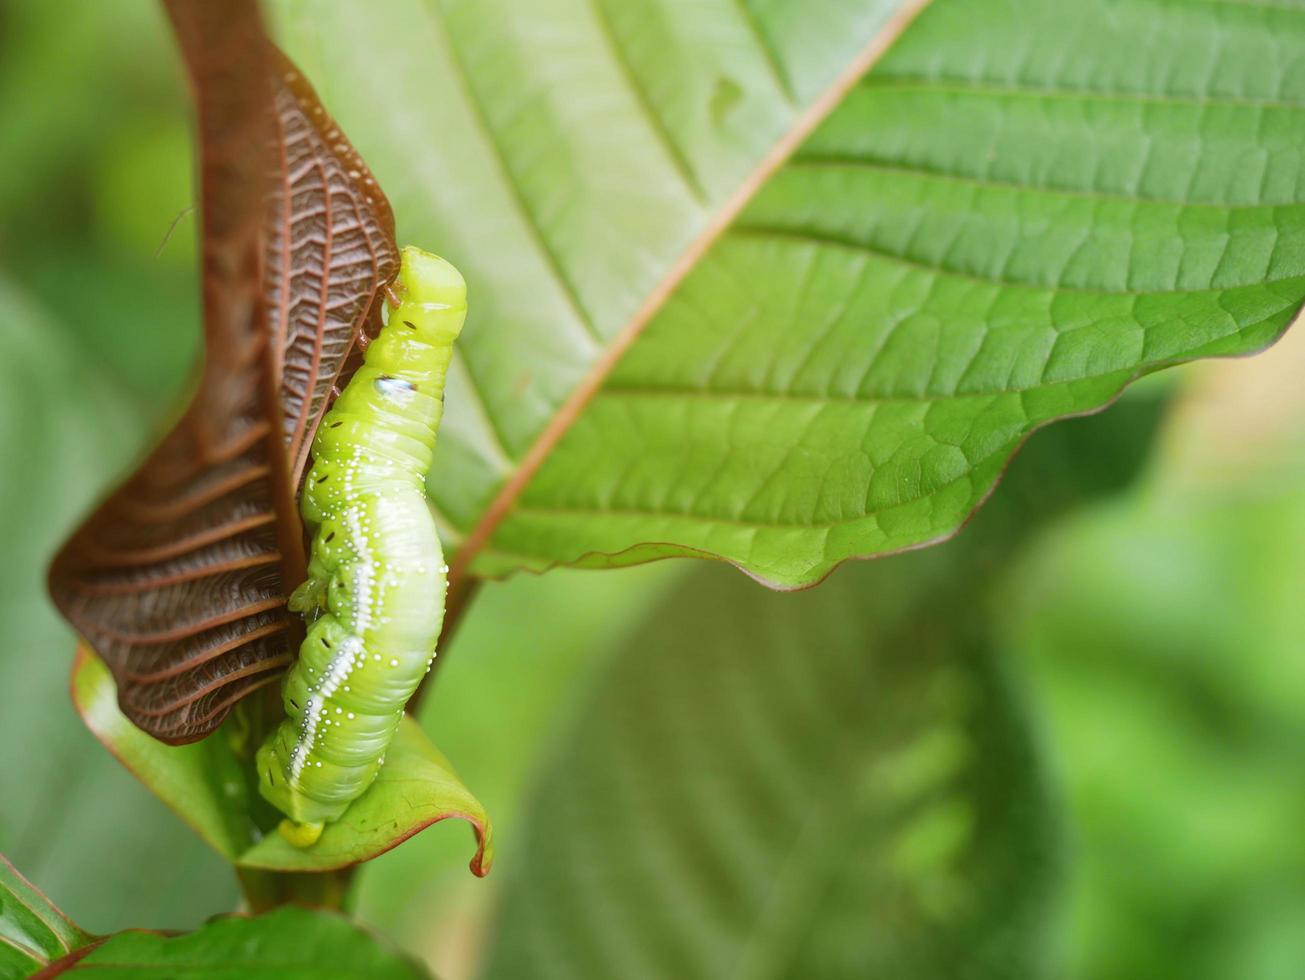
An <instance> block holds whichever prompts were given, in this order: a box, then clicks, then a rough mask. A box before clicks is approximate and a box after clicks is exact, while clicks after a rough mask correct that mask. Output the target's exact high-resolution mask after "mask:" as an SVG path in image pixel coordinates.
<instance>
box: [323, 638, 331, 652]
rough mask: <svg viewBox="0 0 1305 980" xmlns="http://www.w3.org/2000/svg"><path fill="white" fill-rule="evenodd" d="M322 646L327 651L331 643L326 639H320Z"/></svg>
mask: <svg viewBox="0 0 1305 980" xmlns="http://www.w3.org/2000/svg"><path fill="white" fill-rule="evenodd" d="M322 646H324V647H326V649H328V650H329V649H331V641H330V640H328V639H327V638H326V637H322Z"/></svg>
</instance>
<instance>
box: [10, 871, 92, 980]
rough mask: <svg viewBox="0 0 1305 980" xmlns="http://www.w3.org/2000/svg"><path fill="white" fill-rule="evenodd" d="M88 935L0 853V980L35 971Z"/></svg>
mask: <svg viewBox="0 0 1305 980" xmlns="http://www.w3.org/2000/svg"><path fill="white" fill-rule="evenodd" d="M90 938H91V937H90V936H88V935H87V934H86V933H84V932H82V930H80V929H78V928H77V927H76V926H75V925H73V924H72V922H70V921H69V920H68V919H67V918H66V917H65V916H64V914H63V913H62V912H60V911H59V910H58V909H57V908H55V907H54V904H53V903H52V902H51V901H50V900H49V899H48V898H46V897H45V896H44V895H42V894H41V893H40V892H39V891H38V890H37V889H36V887H35V886H33V885H32V883H31V882H30V881H28V880H27V879H26V878H24V877H23V876H22V875H20V874H19V873H18V870H17V869H16V868H15V867H14V866H13V865H12V864H10V863H9V862H8V861H7V860H5V858H4V857H3V856H0V980H17V978H19V977H25V976H28V975H30V974H32V973H35V972H36V971H37V970H39V969H40V968H41V967H43V966H45V965H46V964H47V963H49V962H50V961H51V960H55V959H59V958H60V957H61V956H64V955H66V954H68V953H71V952H72V951H73V950H75V949H77V948H79V947H80V946H82V945H84V944H85V943H87V942H88V941H89V940H90Z"/></svg>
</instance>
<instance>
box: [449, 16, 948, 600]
mask: <svg viewBox="0 0 1305 980" xmlns="http://www.w3.org/2000/svg"><path fill="white" fill-rule="evenodd" d="M930 2H931V0H905V2H904V3H903V4H902V5H901V6H900V7H899V8H898V9H897V10H896V11H895V12H894V13H893V14H892V15H891V16H889V17H888V19H887V20H886V21H885V22H884V24H883V26H882V27H880V29H879V30H878V31H877V32H876V33H875V35H874V37H872V38H871V39H870V40H869V42H867V44H866V45H865V46H864V47H863V48H862V49H861V50H860V51H859V52H858V53H857V55H856V56H855V57H853V58H852V59H851V61H850V62H849V63H848V65H847V67H846V68H844V69H843V71H842V72H840V73H839V74H838V75H837V76H836V77H835V78H834V80H833V81H832V82H831V83H830V84H829V85H828V86H826V88H825V90H824V91H823V92H822V93H821V94H820V95H819V96H818V97H817V98H816V99H815V100H813V101H812V102H811V104H810V105H809V106H808V107H807V109H806V110H805V111H804V112H803V113H801V114H800V115H799V116H798V117H797V118H796V120H795V121H794V124H793V125H792V126H791V127H790V128H789V130H788V132H786V133H785V134H784V135H783V136H782V137H780V139H779V140H778V141H777V142H776V143H775V145H774V146H772V147H771V149H770V151H769V152H768V153H767V154H766V155H765V156H764V157H763V158H762V160H761V162H760V163H759V164H758V165H757V166H756V167H755V168H754V169H753V170H752V172H751V173H749V174H748V175H747V177H745V178H744V180H743V181H742V183H741V184H740V185H739V187H738V189H737V190H736V191H735V192H734V193H733V194H732V195H730V196H729V197H728V198H727V199H726V200H725V201H724V202H723V203H722V204H721V206H720V207H719V208H718V209H717V210H716V212H715V213H714V214H713V215H711V217H710V218H709V219H708V221H707V223H706V224H705V225H704V227H703V228H702V230H701V231H699V233H698V234H697V235H696V236H695V237H694V238H693V240H692V241H691V242H690V243H689V244H688V246H687V247H686V248H685V250H684V251H683V252H682V253H681V255H680V257H679V258H678V259H677V260H676V261H675V262H674V263H673V264H672V265H671V267H670V269H669V270H668V271H667V273H666V275H665V276H664V277H663V278H662V279H661V280H660V281H659V282H658V283H657V284H656V285H655V286H654V287H653V289H652V290H651V291H650V292H649V294H648V296H647V298H646V299H645V300H644V302H643V304H642V305H641V306H640V307H639V308H638V309H637V310H636V311H635V312H634V314H633V315H632V316H631V317H630V319H629V320H628V321H627V322H626V324H625V325H624V326H623V327H622V328H621V329H620V330H619V331H618V332H617V333H616V334H615V336H614V337H613V339H612V342H611V344H610V346H608V347H607V348H606V349H605V350H604V351H603V352H602V354H601V355H600V356H599V357H598V358H597V359H596V360H595V362H594V364H593V365H592V366H591V367H590V369H589V371H588V372H587V373H586V374H585V376H584V377H583V378H582V379H581V381H580V383H579V384H578V385H577V386H576V387H575V389H573V391H572V393H571V395H570V396H569V397H568V398H567V399H566V401H564V402H563V403H562V405H561V406H560V407H559V408H558V410H557V411H556V412H555V413H554V414H553V416H552V418H550V419H549V421H548V423H547V425H545V426H544V428H543V430H542V431H541V432H540V434H539V435H538V436H537V437H536V439H535V441H534V443H532V444H531V446H530V448H529V449H527V450H526V452H525V453H524V454H523V455H522V456H521V458H520V461H519V462H518V464H517V467H516V469H515V470H514V471H513V472H512V474H511V476H509V477H508V479H507V481H506V482H505V483H504V484H503V486H502V487H500V488H499V492H498V493H497V494H495V496H494V499H493V500H492V501H491V502H490V504H489V506H488V507H487V508H486V509H485V512H484V513H483V514H482V515H481V517H480V520H479V521H477V522H476V525H475V526H474V527H473V528H472V529H471V531H470V532H469V533H468V534H467V536H466V537H465V538H464V539H463V542H462V545H461V546H460V547H459V548H458V550H457V553H456V554H455V555H454V556H453V560H452V562H450V571H449V586H450V590H453V589H457V588H459V586H460V585H461V584H462V582H463V581H464V580H465V579H466V578H467V577H468V569H469V567H470V564H471V562H472V560H473V559H474V558H475V556H476V555H477V554H478V553H479V552H480V551H481V550H482V549H484V548H485V546H486V545H487V544H488V543H489V541H490V539H491V538H492V537H493V534H494V532H495V531H496V530H497V529H498V526H499V525H500V524H501V523H502V522H503V520H504V519H505V518H506V517H507V516H508V514H509V513H510V512H511V511H512V509H513V507H514V505H515V504H516V501H517V500H518V499H519V498H520V496H521V494H522V493H523V492H524V491H525V488H526V486H527V485H528V484H529V483H530V481H531V480H532V479H533V478H534V476H535V474H536V473H537V472H539V470H540V468H541V467H542V466H543V464H544V462H545V461H546V460H547V459H548V457H549V455H550V454H551V452H552V450H553V448H554V447H555V446H556V445H557V443H558V442H559V441H560V440H561V438H562V436H563V435H565V434H566V432H567V431H568V430H569V429H570V428H571V426H572V425H573V424H574V423H575V422H576V420H577V419H578V418H579V417H580V415H581V413H582V412H583V411H584V409H585V408H586V407H587V406H588V404H589V402H590V401H592V399H593V398H594V396H595V395H596V394H597V393H598V391H599V389H600V388H601V387H602V385H603V382H604V381H605V380H606V378H607V376H608V375H609V374H610V373H611V372H612V370H613V368H615V366H616V365H617V363H618V362H619V361H620V360H621V358H622V357H624V355H625V353H626V352H627V351H628V350H629V349H630V347H631V346H632V345H633V344H634V342H635V341H636V340H637V339H638V338H639V336H640V334H642V332H643V330H644V328H645V327H647V325H648V324H649V323H650V322H651V321H652V319H653V317H654V316H655V315H656V314H657V312H658V311H659V310H660V309H661V308H662V306H663V305H665V303H666V301H667V300H668V299H669V298H670V297H671V295H672V294H673V293H674V292H675V290H676V289H677V288H678V287H679V285H680V283H681V282H683V281H684V279H685V277H686V276H688V274H689V273H690V272H691V271H692V270H693V269H694V268H695V267H696V266H697V265H698V263H699V262H700V261H701V260H702V258H703V256H705V255H706V253H707V251H708V249H710V248H711V247H712V245H714V244H715V243H716V241H717V240H718V239H719V238H720V237H721V236H722V235H723V234H724V233H725V232H726V230H727V229H728V228H729V227H730V225H731V224H733V222H734V220H735V218H737V217H738V215H739V214H740V213H741V212H742V211H743V209H744V208H745V207H746V206H747V204H748V203H749V202H750V201H751V200H752V199H753V197H755V196H756V194H757V192H758V191H759V190H760V189H761V187H762V186H763V185H764V184H765V183H766V181H767V180H769V178H770V177H771V176H773V175H774V174H775V172H776V171H778V170H779V168H780V167H781V166H783V165H784V163H785V162H787V161H788V159H789V158H790V157H792V156H793V154H794V153H795V152H796V151H797V150H798V148H799V147H800V146H801V145H802V143H803V142H804V141H805V140H806V138H807V137H808V136H809V135H810V134H811V133H812V132H813V131H814V130H815V128H816V127H817V126H818V125H820V123H821V122H823V121H824V120H825V118H826V117H828V116H829V114H830V113H832V112H833V111H834V109H835V108H837V106H838V105H839V103H840V102H841V101H842V100H843V97H844V96H845V95H846V94H847V93H848V92H849V91H851V89H852V88H853V87H854V86H855V85H856V84H857V82H859V81H860V79H861V78H862V77H863V76H864V75H865V74H866V72H868V71H869V70H870V68H871V67H872V66H873V65H874V63H875V62H876V61H878V60H879V59H880V58H881V57H882V56H883V55H884V54H885V53H886V52H887V51H888V49H889V47H890V46H891V45H892V43H893V42H894V41H896V40H897V38H898V37H900V36H901V35H902V33H903V32H904V31H905V30H906V28H907V27H908V26H909V25H910V24H911V22H912V21H914V20H915V18H916V17H917V16H919V14H920V13H921V12H922V11H923V10H924V9H925V8H926V7H927V6H928V5H929V3H930ZM440 16H441V21H440V26H441V29H446V25H445V24H444V23H443V20H442V15H440ZM455 57H456V55H455ZM457 67H458V69H459V71H460V72H463V68H462V66H461V64H459V65H458V66H457ZM462 78H463V82H464V84H465V82H466V78H465V72H463V75H462ZM469 98H471V99H472V101H473V103H474V101H475V100H474V96H470V95H469ZM476 108H477V111H478V112H479V111H480V110H479V106H478V104H477V105H476ZM478 119H479V121H480V122H481V124H482V125H483V124H484V120H483V118H480V117H479V116H478ZM491 142H493V141H491ZM494 145H495V152H500V151H499V150H498V149H497V144H496V143H495V144H494ZM500 164H502V160H501V159H500ZM505 173H506V170H505ZM509 183H512V181H511V180H509ZM513 186H514V188H515V184H513ZM514 193H516V192H515V190H514ZM518 203H519V204H521V205H522V208H523V211H524V212H525V213H526V215H527V216H528V217H529V211H528V209H525V207H524V202H522V201H518ZM529 223H530V226H531V228H532V230H533V231H535V232H536V233H537V232H538V227H537V226H536V225H535V224H534V221H533V218H530V222H529ZM545 252H546V253H547V254H549V255H550V256H551V252H549V251H548V250H547V248H546V247H545ZM559 282H560V283H561V284H562V286H563V288H564V290H565V291H566V292H567V294H568V296H570V297H571V299H572V300H573V301H574V298H575V297H574V295H573V290H572V288H571V286H570V283H569V281H568V280H566V279H565V278H564V277H561V278H559ZM577 308H578V307H577ZM585 322H586V323H588V322H589V321H588V319H587V318H585Z"/></svg>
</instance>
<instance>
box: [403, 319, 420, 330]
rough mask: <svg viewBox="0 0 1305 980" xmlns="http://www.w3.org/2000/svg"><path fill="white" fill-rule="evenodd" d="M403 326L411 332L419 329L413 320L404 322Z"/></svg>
mask: <svg viewBox="0 0 1305 980" xmlns="http://www.w3.org/2000/svg"><path fill="white" fill-rule="evenodd" d="M403 325H404V326H405V327H407V328H408V329H409V330H416V329H417V324H415V323H413V322H412V321H411V320H404V321H403Z"/></svg>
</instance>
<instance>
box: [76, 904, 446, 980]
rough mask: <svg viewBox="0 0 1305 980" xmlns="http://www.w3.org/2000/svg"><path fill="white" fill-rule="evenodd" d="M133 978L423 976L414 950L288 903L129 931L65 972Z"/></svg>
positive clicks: (409, 979) (392, 979)
mask: <svg viewBox="0 0 1305 980" xmlns="http://www.w3.org/2000/svg"><path fill="white" fill-rule="evenodd" d="M78 973H85V974H87V975H88V976H94V977H107V978H121V980H131V978H138V977H141V976H146V975H148V976H167V977H169V978H170V980H237V978H238V980H320V978H321V977H324V976H338V977H368V978H374V980H421V978H427V977H429V976H430V974H428V973H427V972H426V971H425V970H424V969H422V968H421V967H420V966H418V965H417V964H416V963H414V962H412V961H411V960H409V959H408V958H407V957H405V956H403V955H401V954H399V953H397V952H393V951H391V950H389V949H386V948H385V947H384V946H382V945H380V944H379V943H378V942H377V941H376V939H375V938H374V937H372V936H370V935H368V934H367V933H365V932H362V931H361V930H360V929H358V928H357V927H356V926H354V925H352V924H350V923H349V922H348V921H346V920H345V919H343V918H341V917H340V916H337V915H333V914H331V913H329V912H318V911H310V910H308V909H301V908H294V907H286V908H282V909H278V910H277V911H275V912H270V913H268V914H267V915H263V916H259V917H258V918H254V919H243V918H235V917H232V918H225V919H217V920H215V921H213V922H210V923H209V924H208V925H206V926H204V927H203V928H202V929H199V930H197V931H195V932H193V933H190V934H188V935H184V936H161V935H158V934H157V933H151V932H124V933H119V934H118V935H116V936H113V937H112V938H110V939H109V940H108V941H107V942H105V943H103V944H101V945H99V946H97V947H95V949H94V950H92V951H91V953H90V954H88V955H87V956H85V957H84V958H82V959H80V960H77V961H76V962H75V963H71V964H70V965H68V966H67V967H66V968H65V969H63V970H61V971H60V972H59V974H58V975H59V976H64V975H76V974H78Z"/></svg>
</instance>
